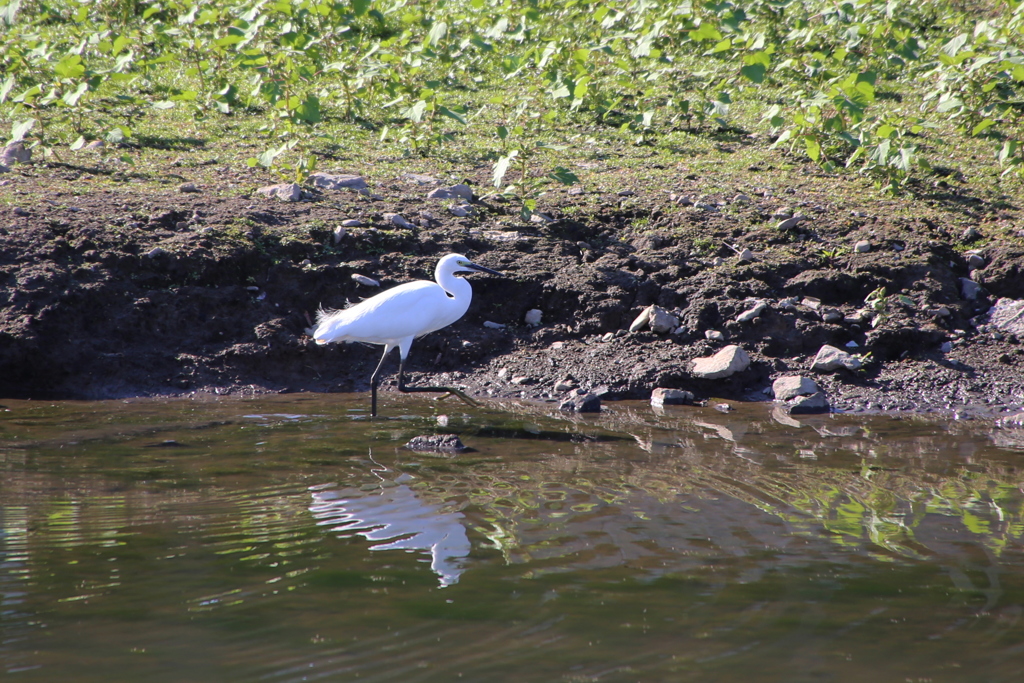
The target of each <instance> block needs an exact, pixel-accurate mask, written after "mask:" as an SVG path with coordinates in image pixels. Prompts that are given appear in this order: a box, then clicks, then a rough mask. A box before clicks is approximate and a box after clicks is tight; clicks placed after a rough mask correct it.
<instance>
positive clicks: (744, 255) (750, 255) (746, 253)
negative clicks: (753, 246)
mask: <svg viewBox="0 0 1024 683" xmlns="http://www.w3.org/2000/svg"><path fill="white" fill-rule="evenodd" d="M739 259H740V263H747V262H749V261H753V260H754V252H752V251H750V250H749V249H744V250H743V251H741V252H740V253H739Z"/></svg>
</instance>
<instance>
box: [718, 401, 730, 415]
mask: <svg viewBox="0 0 1024 683" xmlns="http://www.w3.org/2000/svg"><path fill="white" fill-rule="evenodd" d="M714 408H715V410H717V411H718V412H720V413H731V412H732V406H731V405H729V404H728V403H716V404H715V405H714Z"/></svg>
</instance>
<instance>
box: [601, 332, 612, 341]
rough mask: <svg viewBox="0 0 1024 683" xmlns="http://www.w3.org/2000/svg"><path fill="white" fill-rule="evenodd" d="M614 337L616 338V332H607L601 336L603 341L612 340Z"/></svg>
mask: <svg viewBox="0 0 1024 683" xmlns="http://www.w3.org/2000/svg"><path fill="white" fill-rule="evenodd" d="M612 339H615V333H614V332H605V333H604V336H603V337H601V341H603V342H610V341H611V340H612Z"/></svg>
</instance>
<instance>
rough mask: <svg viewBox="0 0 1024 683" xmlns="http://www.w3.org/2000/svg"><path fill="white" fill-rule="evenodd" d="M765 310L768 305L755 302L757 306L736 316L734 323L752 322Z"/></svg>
mask: <svg viewBox="0 0 1024 683" xmlns="http://www.w3.org/2000/svg"><path fill="white" fill-rule="evenodd" d="M767 308H768V304H766V303H765V302H763V301H759V302H757V304H756V305H755V306H754V307H753V308H751V309H749V310H746V311H743V312H742V313H740V314H739V315H738V316H736V322H738V323H745V322H749V321H751V320H753V319H754V318H757V317H758V316H760V315H761V314H762V313H764V312H765V310H766V309H767ZM708 339H710V337H708Z"/></svg>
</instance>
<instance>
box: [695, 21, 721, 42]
mask: <svg viewBox="0 0 1024 683" xmlns="http://www.w3.org/2000/svg"><path fill="white" fill-rule="evenodd" d="M690 38H691V39H692V40H696V41H701V42H703V41H705V40H715V41H718V40H721V39H722V34H721V33H719V32H718V29H716V28H715V27H714V26H712V25H711V23H710V22H707V21H705V22H704V23H703V24H701V25H700V26H698V27H697V28H696V29H694V30H693V31H690Z"/></svg>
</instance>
